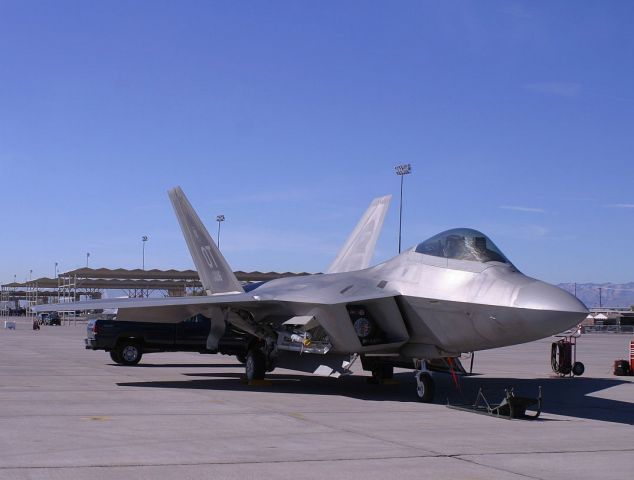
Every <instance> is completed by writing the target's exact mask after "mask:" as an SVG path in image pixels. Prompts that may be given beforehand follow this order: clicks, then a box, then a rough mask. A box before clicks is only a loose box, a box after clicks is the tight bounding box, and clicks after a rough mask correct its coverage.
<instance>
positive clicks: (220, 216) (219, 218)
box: [216, 215, 225, 250]
mask: <svg viewBox="0 0 634 480" xmlns="http://www.w3.org/2000/svg"><path fill="white" fill-rule="evenodd" d="M224 221H225V216H224V215H218V216H216V222H218V242H217V243H218V250H220V223H221V222H224Z"/></svg>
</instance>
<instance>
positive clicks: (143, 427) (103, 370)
mask: <svg viewBox="0 0 634 480" xmlns="http://www.w3.org/2000/svg"><path fill="white" fill-rule="evenodd" d="M0 325H2V323H0ZM84 336H85V326H84V325H77V326H61V327H60V326H57V327H42V329H41V330H40V331H33V330H31V329H30V324H28V323H26V321H25V320H24V319H22V320H21V321H20V320H19V321H18V325H17V329H16V330H15V331H10V330H4V329H2V330H0V478H1V479H14V478H15V479H83V478H91V479H109V478H117V477H132V478H135V479H155V478H178V479H179V480H185V479H201V478H228V479H251V478H254V479H255V478H276V479H278V478H279V479H313V478H314V479H324V478H345V479H346V480H353V479H363V480H372V479H385V478H389V477H392V478H430V479H452V480H455V479H487V480H490V479H505V480H506V479H526V478H533V479H566V480H569V479H571V478H573V479H575V480H580V479H592V480H594V479H598V478H600V479H605V480H607V479H615V480H616V479H619V480H622V479H627V478H632V476H633V475H634V427H633V425H634V377H615V376H613V374H612V366H613V361H614V360H615V359H618V358H627V356H628V346H629V341H630V340H631V339H633V338H632V337H631V336H628V335H610V334H592V335H583V336H582V337H581V338H580V339H579V346H578V351H577V355H578V359H579V360H581V361H582V362H584V363H585V366H586V373H585V374H584V375H583V376H582V377H577V378H556V377H554V376H553V375H552V374H551V371H550V364H549V355H550V343H551V341H552V339H544V340H540V341H537V342H533V343H530V344H525V345H519V346H514V347H508V348H503V349H497V350H491V351H488V352H477V353H476V356H475V361H474V373H477V375H473V376H470V377H464V378H461V379H460V388H461V391H458V390H457V388H456V386H455V385H454V384H453V383H452V381H451V378H450V377H449V376H448V375H436V376H435V378H436V381H437V390H436V396H437V400H436V403H434V404H423V403H420V402H418V401H417V399H416V396H415V392H414V390H415V382H414V378H413V375H412V373H411V372H410V371H406V370H398V371H397V374H396V375H395V378H396V379H398V380H399V382H398V384H395V385H372V384H368V383H367V382H366V379H367V376H366V374H365V372H362V371H361V370H360V365H357V373H356V374H355V375H353V376H349V377H345V378H341V379H339V380H335V379H328V378H318V377H312V376H308V375H300V374H297V373H293V372H290V371H284V370H276V371H274V372H273V373H272V374H269V378H270V380H271V384H270V385H268V386H257V387H256V386H253V387H250V386H248V385H245V384H243V383H241V381H240V378H241V376H242V374H243V368H242V366H241V365H240V364H239V363H238V362H237V361H236V360H235V358H233V357H227V356H222V355H200V354H197V353H187V352H177V353H156V354H148V355H146V356H144V358H143V359H142V360H141V363H140V364H139V365H138V366H136V367H123V366H118V365H115V364H113V363H112V362H111V360H110V358H109V356H108V354H107V353H105V352H100V351H99V352H94V351H90V350H85V349H84V348H83V338H84ZM467 367H468V362H467ZM539 385H541V386H542V387H543V395H544V407H543V412H542V415H541V417H540V418H539V419H538V420H535V421H525V420H504V419H499V418H492V417H488V416H484V415H478V414H475V413H469V412H462V411H456V410H452V409H448V408H447V407H446V406H445V404H446V402H447V397H449V399H450V400H451V401H452V402H454V403H460V402H469V401H472V400H473V399H474V398H475V395H476V392H477V390H478V388H480V387H482V388H483V389H484V391H485V392H486V393H487V394H488V396H489V398H490V399H491V400H494V401H496V402H499V401H500V400H501V398H502V396H503V393H504V388H505V387H514V388H515V391H516V393H517V394H522V395H526V396H535V395H537V389H538V386H539Z"/></svg>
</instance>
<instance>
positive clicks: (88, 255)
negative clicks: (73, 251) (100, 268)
mask: <svg viewBox="0 0 634 480" xmlns="http://www.w3.org/2000/svg"><path fill="white" fill-rule="evenodd" d="M89 258H90V252H86V268H88V259H89Z"/></svg>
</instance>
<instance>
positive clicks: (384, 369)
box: [371, 365, 394, 383]
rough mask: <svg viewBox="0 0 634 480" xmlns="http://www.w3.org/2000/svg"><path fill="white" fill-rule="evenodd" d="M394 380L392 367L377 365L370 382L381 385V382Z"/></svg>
mask: <svg viewBox="0 0 634 480" xmlns="http://www.w3.org/2000/svg"><path fill="white" fill-rule="evenodd" d="M392 378H394V367H393V366H392V365H379V366H378V367H377V368H376V369H374V370H372V382H371V383H381V381H382V380H391V379H392Z"/></svg>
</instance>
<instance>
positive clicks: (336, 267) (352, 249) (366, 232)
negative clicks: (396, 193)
mask: <svg viewBox="0 0 634 480" xmlns="http://www.w3.org/2000/svg"><path fill="white" fill-rule="evenodd" d="M390 200H392V195H386V196H385V197H379V198H375V199H374V200H372V203H370V206H369V207H368V209H367V210H366V211H365V213H364V214H363V216H362V217H361V220H359V223H358V224H357V226H356V227H355V229H354V230H353V232H352V233H351V234H350V236H349V237H348V240H347V241H346V243H345V245H344V246H343V248H342V249H341V251H340V252H339V255H337V258H335V261H334V262H332V264H331V265H330V268H328V270H327V272H326V273H341V272H352V271H354V270H362V269H364V268H368V266H369V265H370V261H372V256H373V255H374V247H376V241H377V240H378V238H379V234H380V233H381V228H382V227H383V221H384V220H385V214H386V213H387V209H388V207H389V206H390Z"/></svg>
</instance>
